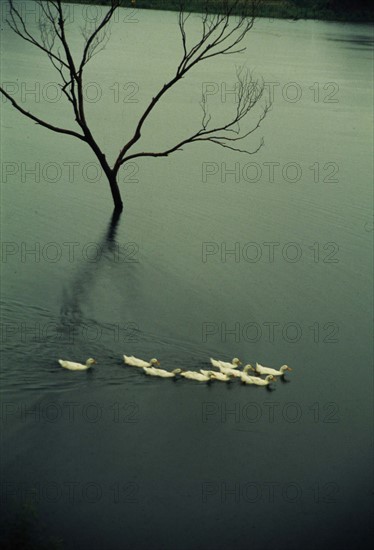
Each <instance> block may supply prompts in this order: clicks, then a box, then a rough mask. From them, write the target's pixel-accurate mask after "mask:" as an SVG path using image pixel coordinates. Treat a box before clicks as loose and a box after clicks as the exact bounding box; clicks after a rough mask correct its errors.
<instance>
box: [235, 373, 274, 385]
mask: <svg viewBox="0 0 374 550" xmlns="http://www.w3.org/2000/svg"><path fill="white" fill-rule="evenodd" d="M275 381H276V378H275V376H273V375H272V374H269V375H268V376H267V377H266V378H265V380H264V379H263V378H259V377H258V376H248V375H247V374H243V376H242V382H243V384H255V385H256V386H268V385H269V384H270V382H275Z"/></svg>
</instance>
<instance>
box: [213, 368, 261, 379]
mask: <svg viewBox="0 0 374 550" xmlns="http://www.w3.org/2000/svg"><path fill="white" fill-rule="evenodd" d="M249 370H255V369H254V368H253V367H252V365H246V366H245V367H244V369H243V370H237V369H233V368H231V367H230V368H229V367H223V366H221V367H220V371H221V372H222V373H223V374H227V376H233V377H234V378H241V377H242V376H243V374H247V372H248V371H249Z"/></svg>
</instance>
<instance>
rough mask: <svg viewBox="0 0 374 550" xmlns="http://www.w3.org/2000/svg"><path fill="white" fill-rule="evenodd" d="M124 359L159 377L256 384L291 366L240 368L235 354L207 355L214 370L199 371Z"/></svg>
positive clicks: (77, 365)
mask: <svg viewBox="0 0 374 550" xmlns="http://www.w3.org/2000/svg"><path fill="white" fill-rule="evenodd" d="M123 360H124V363H125V364H126V365H130V366H132V367H137V368H139V369H142V371H143V372H144V374H146V375H147V376H156V377H158V378H177V377H182V378H186V379H188V380H195V381H197V382H212V381H213V380H217V381H219V382H230V381H231V380H233V379H235V378H237V379H238V380H239V381H240V382H241V383H242V384H248V385H250V384H253V385H256V386H268V385H269V384H270V383H271V382H275V381H276V379H277V376H284V375H285V373H286V372H287V371H291V370H292V369H291V368H290V367H289V366H287V365H282V366H281V367H280V368H279V369H278V370H277V369H272V368H270V367H264V366H263V365H260V364H259V363H256V367H252V365H250V364H247V365H245V366H244V368H243V369H242V370H241V369H240V368H239V366H240V365H241V364H242V363H241V361H240V360H239V359H238V358H237V357H235V358H234V359H233V360H232V362H231V363H228V362H226V361H219V360H218V359H212V358H210V363H211V365H212V367H214V368H215V369H217V370H208V369H205V370H204V369H201V370H200V372H196V371H188V370H187V371H186V370H182V369H174V370H172V371H168V370H165V369H159V368H157V367H158V366H159V365H160V362H159V361H158V360H157V359H151V360H150V361H148V362H147V361H143V359H138V358H137V357H134V356H133V355H131V356H127V355H124V356H123ZM58 362H59V363H60V365H61V367H63V368H65V369H68V370H72V371H82V370H88V369H89V368H91V367H92V365H94V364H96V361H95V359H92V358H90V359H87V361H86V364H85V365H83V364H81V363H73V362H71V361H64V360H63V359H59V361H58ZM250 371H252V372H253V373H254V376H251V375H249V374H248V372H250ZM261 376H265V378H261Z"/></svg>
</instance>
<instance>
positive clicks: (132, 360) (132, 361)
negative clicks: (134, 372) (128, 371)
mask: <svg viewBox="0 0 374 550" xmlns="http://www.w3.org/2000/svg"><path fill="white" fill-rule="evenodd" d="M123 360H124V362H125V363H126V365H131V366H132V367H140V368H143V367H153V365H159V364H160V361H158V360H157V359H151V360H150V361H149V362H148V363H147V361H143V359H138V358H137V357H134V356H133V355H130V356H127V355H124V356H123Z"/></svg>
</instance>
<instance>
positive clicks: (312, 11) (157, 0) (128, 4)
mask: <svg viewBox="0 0 374 550" xmlns="http://www.w3.org/2000/svg"><path fill="white" fill-rule="evenodd" d="M63 2H64V3H66V4H94V5H95V4H96V5H102V6H105V5H109V3H110V2H109V0H63ZM120 3H121V7H124V8H133V9H134V10H139V9H146V10H147V9H149V10H160V11H178V10H179V6H180V0H132V1H131V0H120ZM200 7H201V0H189V2H188V9H186V11H191V12H193V13H199V12H200V11H201V9H200ZM256 17H259V18H260V17H263V18H272V19H291V20H293V21H298V20H300V19H303V20H318V21H335V22H344V23H368V24H370V23H373V21H374V10H364V9H362V10H359V11H341V12H336V11H333V10H331V9H321V8H318V7H307V6H305V7H301V6H300V7H298V6H296V5H294V4H292V2H290V1H282V0H278V1H277V0H273V1H271V0H270V1H265V2H264V3H263V4H262V6H261V7H260V8H259V9H258V13H257V15H256Z"/></svg>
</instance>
